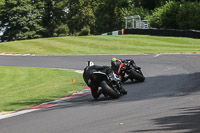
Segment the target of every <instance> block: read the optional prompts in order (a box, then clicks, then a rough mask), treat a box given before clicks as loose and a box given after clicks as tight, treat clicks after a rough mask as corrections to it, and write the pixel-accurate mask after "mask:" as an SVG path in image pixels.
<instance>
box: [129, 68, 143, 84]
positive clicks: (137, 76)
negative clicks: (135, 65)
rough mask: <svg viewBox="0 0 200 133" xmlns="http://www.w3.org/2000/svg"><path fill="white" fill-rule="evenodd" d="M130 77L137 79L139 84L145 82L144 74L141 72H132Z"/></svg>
mask: <svg viewBox="0 0 200 133" xmlns="http://www.w3.org/2000/svg"><path fill="white" fill-rule="evenodd" d="M130 75H131V77H132V78H133V79H135V80H136V81H138V82H144V80H145V77H144V76H143V74H142V72H141V71H140V70H139V72H137V71H135V70H131V72H130Z"/></svg>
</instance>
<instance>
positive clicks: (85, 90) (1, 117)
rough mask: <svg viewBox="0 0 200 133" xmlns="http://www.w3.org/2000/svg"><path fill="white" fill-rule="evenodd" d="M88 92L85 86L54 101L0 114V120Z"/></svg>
mask: <svg viewBox="0 0 200 133" xmlns="http://www.w3.org/2000/svg"><path fill="white" fill-rule="evenodd" d="M88 93H90V88H89V87H88V88H85V89H84V90H82V91H79V92H77V93H74V94H72V95H69V96H66V97H63V98H60V99H57V100H54V101H50V102H47V103H42V104H40V105H37V106H31V107H29V108H27V109H25V110H21V111H17V112H13V113H10V114H0V120H1V119H6V118H9V117H13V116H17V115H21V114H25V113H29V112H33V111H36V110H40V109H43V108H47V107H52V106H55V105H57V104H59V103H61V102H62V101H64V100H69V99H71V98H74V97H78V96H81V95H84V94H88Z"/></svg>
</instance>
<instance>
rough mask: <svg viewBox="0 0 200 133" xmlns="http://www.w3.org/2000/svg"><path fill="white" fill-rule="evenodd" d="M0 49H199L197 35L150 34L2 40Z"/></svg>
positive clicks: (106, 51)
mask: <svg viewBox="0 0 200 133" xmlns="http://www.w3.org/2000/svg"><path fill="white" fill-rule="evenodd" d="M0 53H15V54H22V53H23V54H36V55H76V54H143V53H200V39H192V38H183V37H161V36H149V35H124V36H68V37H56V38H42V39H33V40H25V41H14V42H6V43H1V44H0Z"/></svg>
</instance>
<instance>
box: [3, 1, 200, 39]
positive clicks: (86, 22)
mask: <svg viewBox="0 0 200 133" xmlns="http://www.w3.org/2000/svg"><path fill="white" fill-rule="evenodd" d="M199 9H200V3H199V0H0V31H3V33H4V34H3V35H2V37H1V38H2V40H7V41H14V40H25V39H33V38H41V37H58V36H67V35H88V34H94V35H95V34H101V33H104V32H110V31H113V30H119V29H122V28H124V17H125V16H132V15H140V16H141V18H142V19H147V20H149V25H150V27H154V28H173V29H196V30H200V25H199V24H200V22H199V21H200V10H199Z"/></svg>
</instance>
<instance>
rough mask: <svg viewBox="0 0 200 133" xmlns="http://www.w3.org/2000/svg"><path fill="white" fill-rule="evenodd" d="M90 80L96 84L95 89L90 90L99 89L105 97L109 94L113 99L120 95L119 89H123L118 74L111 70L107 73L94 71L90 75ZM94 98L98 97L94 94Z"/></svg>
mask: <svg viewBox="0 0 200 133" xmlns="http://www.w3.org/2000/svg"><path fill="white" fill-rule="evenodd" d="M90 79H91V82H92V84H95V86H97V88H98V89H97V90H92V91H101V92H102V93H103V95H104V96H105V97H107V96H109V97H111V98H113V99H116V98H119V97H120V91H121V89H123V87H122V86H121V80H120V78H119V76H118V75H116V74H115V73H114V72H113V71H112V72H111V73H109V74H106V73H104V72H100V71H98V72H94V73H93V74H92V75H91V78H90ZM93 97H94V98H95V99H97V98H98V97H96V96H94V95H93Z"/></svg>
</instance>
